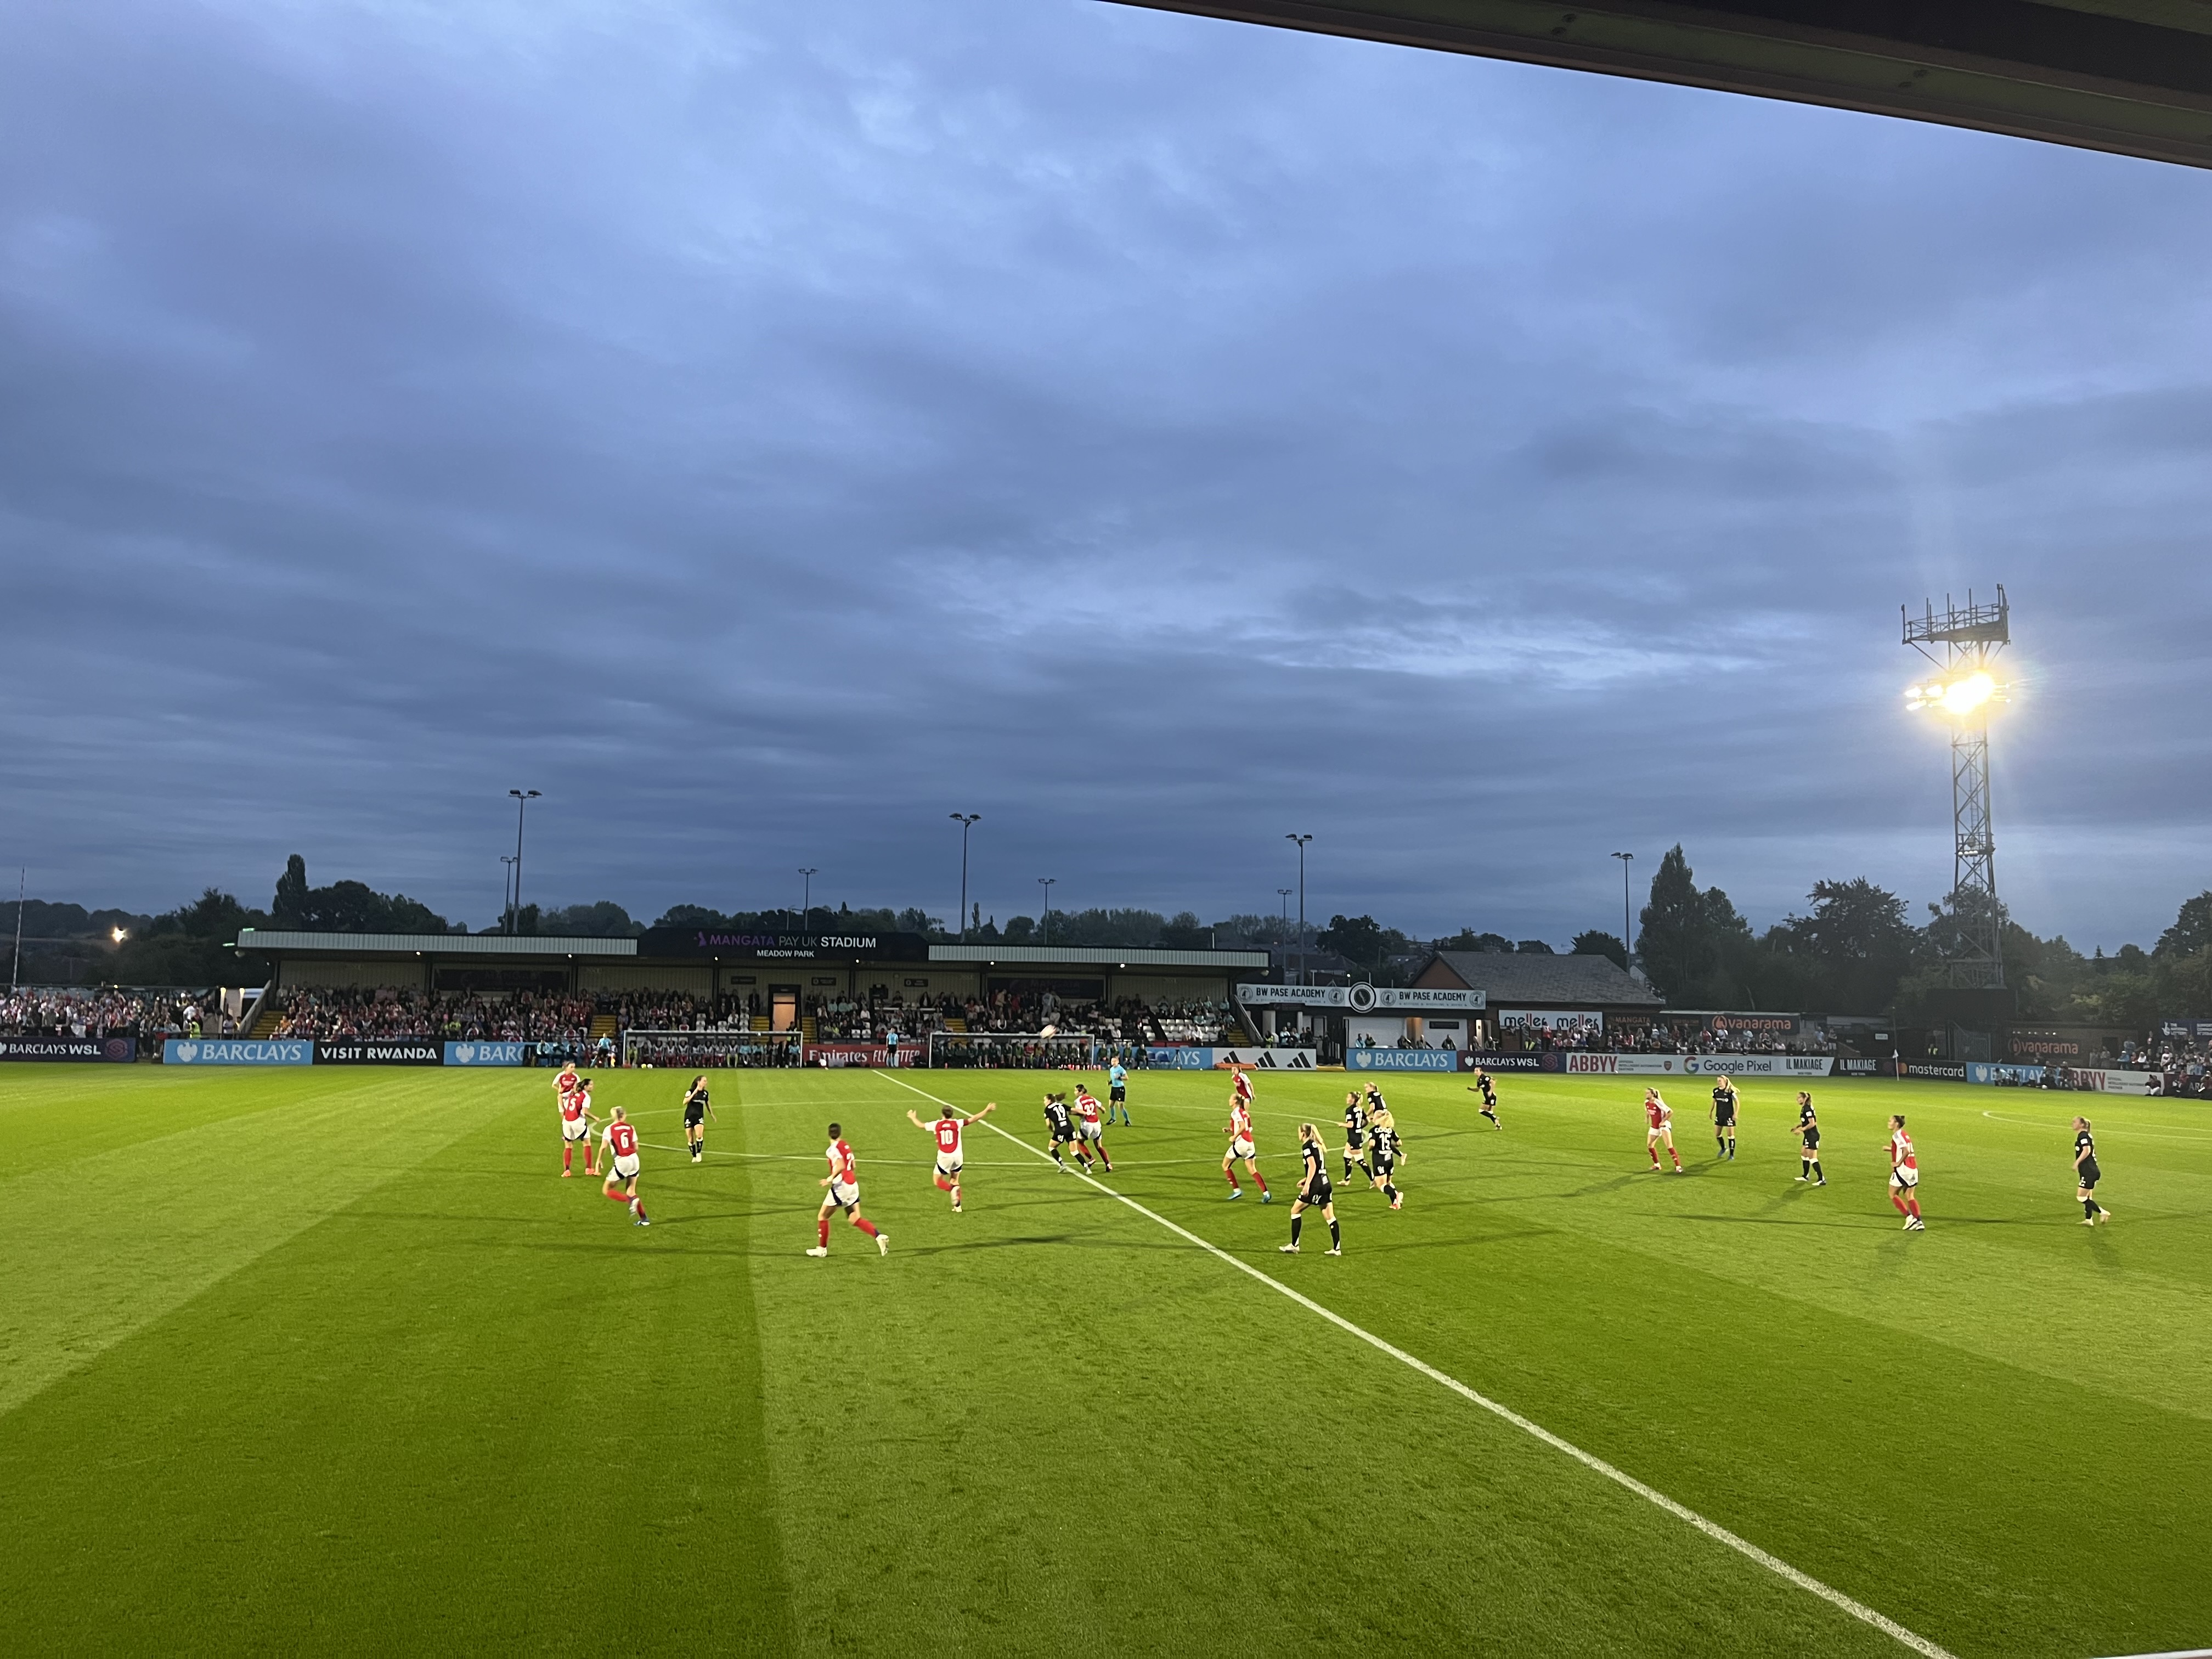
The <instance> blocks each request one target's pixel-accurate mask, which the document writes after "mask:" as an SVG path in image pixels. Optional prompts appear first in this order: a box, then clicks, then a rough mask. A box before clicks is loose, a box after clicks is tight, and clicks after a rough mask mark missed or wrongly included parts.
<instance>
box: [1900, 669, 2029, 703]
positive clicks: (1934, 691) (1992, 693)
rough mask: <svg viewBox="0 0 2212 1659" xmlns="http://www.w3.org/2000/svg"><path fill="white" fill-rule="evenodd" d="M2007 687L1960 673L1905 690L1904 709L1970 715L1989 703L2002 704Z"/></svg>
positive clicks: (1976, 674) (1987, 677)
mask: <svg viewBox="0 0 2212 1659" xmlns="http://www.w3.org/2000/svg"><path fill="white" fill-rule="evenodd" d="M2007 690H2009V688H2008V687H2006V686H2002V685H2000V684H1997V682H1996V680H1995V679H1994V678H1991V677H1990V675H1988V674H1985V673H1983V672H1980V671H1975V672H1974V673H1972V674H1962V675H1960V677H1959V678H1957V679H1954V680H1948V681H1947V680H1930V681H1929V682H1928V684H1925V685H1908V686H1906V687H1905V707H1906V708H1934V709H1938V710H1941V711H1942V713H1944V714H1972V713H1973V712H1974V710H1976V709H1977V708H1981V707H1983V705H1984V704H1986V703H1990V702H2003V701H2005V693H2006V691H2007Z"/></svg>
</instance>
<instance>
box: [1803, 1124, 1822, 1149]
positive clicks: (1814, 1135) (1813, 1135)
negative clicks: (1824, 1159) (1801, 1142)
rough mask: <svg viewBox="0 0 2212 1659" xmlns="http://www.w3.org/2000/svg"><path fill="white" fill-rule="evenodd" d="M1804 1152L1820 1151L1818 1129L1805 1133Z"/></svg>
mask: <svg viewBox="0 0 2212 1659" xmlns="http://www.w3.org/2000/svg"><path fill="white" fill-rule="evenodd" d="M1805 1150H1806V1151H1807V1152H1819V1151H1820V1131H1819V1130H1818V1129H1808V1130H1806V1131H1805Z"/></svg>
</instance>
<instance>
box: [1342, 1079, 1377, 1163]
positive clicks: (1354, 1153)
mask: <svg viewBox="0 0 2212 1659" xmlns="http://www.w3.org/2000/svg"><path fill="white" fill-rule="evenodd" d="M1366 1146H1367V1107H1366V1104H1365V1103H1364V1102H1363V1101H1362V1100H1361V1099H1360V1097H1359V1091H1358V1090H1357V1089H1354V1090H1352V1091H1350V1092H1349V1093H1348V1094H1346V1096H1345V1097H1344V1178H1345V1179H1346V1181H1349V1180H1351V1179H1352V1171H1353V1170H1358V1171H1359V1173H1360V1174H1362V1175H1364V1176H1367V1178H1368V1179H1369V1180H1370V1181H1372V1180H1374V1178H1375V1177H1374V1176H1372V1175H1370V1174H1369V1173H1368V1169H1367V1162H1366V1159H1365V1158H1364V1157H1362V1156H1361V1154H1362V1153H1363V1152H1364V1150H1365V1148H1366Z"/></svg>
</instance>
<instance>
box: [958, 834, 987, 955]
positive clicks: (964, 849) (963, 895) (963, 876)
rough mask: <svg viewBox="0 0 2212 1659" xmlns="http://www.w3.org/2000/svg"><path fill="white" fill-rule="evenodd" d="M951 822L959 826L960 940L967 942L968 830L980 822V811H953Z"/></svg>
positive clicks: (963, 942)
mask: <svg viewBox="0 0 2212 1659" xmlns="http://www.w3.org/2000/svg"><path fill="white" fill-rule="evenodd" d="M951 817H952V821H953V823H957V824H958V825H959V826H960V942H961V943H962V944H963V945H965V944H966V943H967V942H968V832H969V830H970V829H974V828H975V826H976V825H977V824H978V823H981V822H982V818H983V815H982V814H981V812H955V813H953V814H952V815H951Z"/></svg>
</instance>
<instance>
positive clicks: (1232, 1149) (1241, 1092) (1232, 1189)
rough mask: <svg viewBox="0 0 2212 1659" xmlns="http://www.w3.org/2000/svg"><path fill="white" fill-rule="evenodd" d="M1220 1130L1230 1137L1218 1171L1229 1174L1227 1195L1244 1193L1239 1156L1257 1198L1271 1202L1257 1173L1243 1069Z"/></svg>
mask: <svg viewBox="0 0 2212 1659" xmlns="http://www.w3.org/2000/svg"><path fill="white" fill-rule="evenodd" d="M1221 1133H1224V1134H1225V1135H1227V1136H1228V1137H1229V1150H1228V1151H1227V1152H1224V1153H1223V1154H1222V1155H1221V1173H1222V1174H1224V1175H1225V1176H1228V1177H1229V1196H1230V1197H1231V1198H1232V1199H1237V1198H1242V1197H1243V1196H1244V1189H1243V1188H1242V1187H1239V1186H1238V1185H1237V1168H1236V1165H1237V1159H1238V1158H1243V1160H1244V1173H1245V1174H1247V1175H1249V1176H1251V1177H1252V1184H1253V1185H1254V1186H1255V1187H1257V1188H1259V1189H1260V1201H1261V1203H1262V1204H1272V1203H1273V1202H1274V1194H1273V1193H1271V1192H1269V1191H1268V1190H1267V1176H1263V1175H1261V1173H1260V1159H1259V1154H1258V1151H1257V1149H1256V1148H1255V1146H1254V1144H1253V1140H1252V1085H1251V1081H1250V1079H1248V1078H1246V1077H1245V1075H1244V1073H1243V1071H1242V1070H1239V1071H1238V1072H1237V1093H1236V1095H1235V1097H1233V1098H1231V1101H1230V1103H1229V1127H1227V1128H1225V1129H1224V1130H1223V1131H1222V1132H1221Z"/></svg>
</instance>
